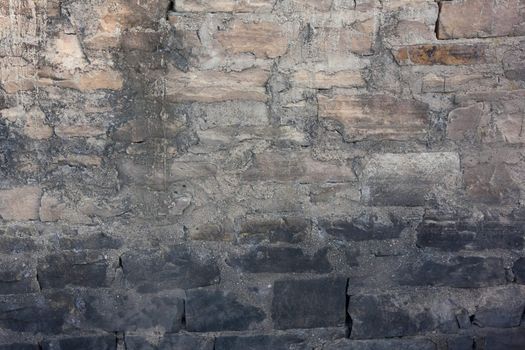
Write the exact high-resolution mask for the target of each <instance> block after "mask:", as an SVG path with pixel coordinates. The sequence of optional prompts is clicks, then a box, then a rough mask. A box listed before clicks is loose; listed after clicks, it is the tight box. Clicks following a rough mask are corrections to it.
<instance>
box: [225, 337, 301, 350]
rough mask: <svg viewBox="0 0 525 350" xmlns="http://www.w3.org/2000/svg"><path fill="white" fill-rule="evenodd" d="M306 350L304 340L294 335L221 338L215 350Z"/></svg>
mask: <svg viewBox="0 0 525 350" xmlns="http://www.w3.org/2000/svg"><path fill="white" fill-rule="evenodd" d="M248 349H249V350H267V349H272V350H289V349H294V350H303V349H304V350H306V349H308V348H307V346H306V344H304V339H301V338H299V337H297V336H293V335H255V336H244V337H242V336H241V337H237V336H231V337H219V338H217V339H216V340H215V350H248Z"/></svg>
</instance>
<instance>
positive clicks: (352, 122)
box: [317, 95, 428, 141]
mask: <svg viewBox="0 0 525 350" xmlns="http://www.w3.org/2000/svg"><path fill="white" fill-rule="evenodd" d="M317 99H318V101H319V116H320V117H322V118H330V119H334V120H336V121H339V122H340V123H341V124H342V125H343V127H344V131H345V138H346V139H347V140H348V141H358V140H364V139H389V140H407V139H421V138H423V137H424V136H425V134H426V132H427V128H428V115H427V113H428V106H427V105H426V104H425V103H422V102H419V101H415V100H400V99H397V98H395V97H391V96H388V95H360V96H344V95H339V96H335V97H326V96H323V95H318V96H317Z"/></svg>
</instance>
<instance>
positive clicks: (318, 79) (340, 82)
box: [290, 69, 366, 89]
mask: <svg viewBox="0 0 525 350" xmlns="http://www.w3.org/2000/svg"><path fill="white" fill-rule="evenodd" d="M290 81H291V83H292V84H293V85H294V86H297V87H299V88H307V89H331V88H334V87H340V88H350V87H362V86H365V83H366V82H365V80H364V78H363V76H362V74H361V73H360V72H359V71H357V70H342V71H337V72H329V71H322V70H318V71H317V70H306V69H303V70H298V71H296V72H295V73H293V74H292V76H291V77H290Z"/></svg>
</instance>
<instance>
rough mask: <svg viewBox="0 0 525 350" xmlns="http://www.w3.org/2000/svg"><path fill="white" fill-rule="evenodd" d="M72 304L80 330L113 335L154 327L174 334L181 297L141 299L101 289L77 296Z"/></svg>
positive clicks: (164, 294) (170, 294) (179, 322)
mask: <svg viewBox="0 0 525 350" xmlns="http://www.w3.org/2000/svg"><path fill="white" fill-rule="evenodd" d="M75 304H76V307H77V312H78V313H79V314H81V315H82V318H81V320H80V327H82V328H90V329H97V330H98V329H100V330H104V331H107V332H117V331H135V330H138V329H147V328H153V327H158V328H161V329H164V330H165V331H166V332H175V331H178V330H180V329H181V327H182V317H183V313H184V297H183V293H182V292H178V291H176V292H162V293H158V294H148V295H147V296H145V295H142V294H137V293H134V292H131V291H120V292H119V291H114V290H107V289H101V290H96V291H87V292H85V293H84V294H83V295H80V296H78V297H77V299H76V301H75Z"/></svg>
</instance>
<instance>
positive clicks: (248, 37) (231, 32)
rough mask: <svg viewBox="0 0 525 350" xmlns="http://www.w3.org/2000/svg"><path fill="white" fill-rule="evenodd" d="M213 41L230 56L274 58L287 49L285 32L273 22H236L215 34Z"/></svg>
mask: <svg viewBox="0 0 525 350" xmlns="http://www.w3.org/2000/svg"><path fill="white" fill-rule="evenodd" d="M215 39H217V40H218V41H219V43H220V44H221V45H222V47H223V48H224V49H226V51H227V52H229V53H232V54H238V53H252V54H254V55H255V56H256V57H262V58H276V57H279V56H282V55H283V54H284V53H285V52H286V50H287V49H288V39H287V37H286V32H284V31H283V30H281V29H280V24H279V23H274V22H265V21H260V22H257V23H244V22H243V21H241V20H236V21H234V22H233V23H231V24H230V25H229V27H228V28H227V29H226V30H223V31H219V32H217V33H216V34H215Z"/></svg>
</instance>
